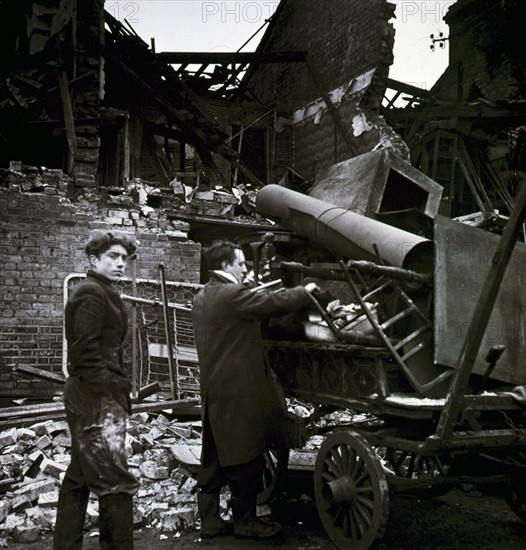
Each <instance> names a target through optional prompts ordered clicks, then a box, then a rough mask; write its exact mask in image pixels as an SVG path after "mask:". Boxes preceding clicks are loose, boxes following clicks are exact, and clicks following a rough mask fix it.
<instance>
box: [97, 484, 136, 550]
mask: <svg viewBox="0 0 526 550" xmlns="http://www.w3.org/2000/svg"><path fill="white" fill-rule="evenodd" d="M99 542H100V547H101V548H102V550H133V495H128V494H126V493H120V494H117V495H105V496H102V497H99Z"/></svg>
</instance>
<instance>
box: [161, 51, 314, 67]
mask: <svg viewBox="0 0 526 550" xmlns="http://www.w3.org/2000/svg"><path fill="white" fill-rule="evenodd" d="M157 56H158V57H159V58H160V59H161V60H162V61H165V62H166V63H170V64H172V63H173V64H179V63H181V64H184V65H187V64H195V65H197V64H202V63H207V64H212V63H214V64H218V65H229V64H232V63H239V64H246V63H298V62H300V63H301V62H305V60H306V59H307V52H160V53H158V54H157Z"/></svg>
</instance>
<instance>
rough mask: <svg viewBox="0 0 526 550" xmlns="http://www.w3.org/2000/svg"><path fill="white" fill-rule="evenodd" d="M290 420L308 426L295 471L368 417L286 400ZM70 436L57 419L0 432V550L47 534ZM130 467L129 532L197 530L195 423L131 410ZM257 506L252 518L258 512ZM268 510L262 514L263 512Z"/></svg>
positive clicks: (294, 456)
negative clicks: (339, 429)
mask: <svg viewBox="0 0 526 550" xmlns="http://www.w3.org/2000/svg"><path fill="white" fill-rule="evenodd" d="M288 409H289V412H290V413H291V414H293V415H294V416H295V417H296V418H298V419H299V418H302V419H304V420H305V421H308V422H309V423H310V425H311V427H312V429H313V431H312V432H311V433H310V436H307V437H306V438H305V439H303V441H304V446H303V448H302V449H301V450H299V451H294V452H292V453H291V456H290V460H289V467H291V468H294V462H295V461H297V462H298V464H301V468H302V469H303V468H305V467H306V466H307V467H309V468H310V467H312V469H313V466H314V464H313V460H314V458H315V456H316V451H317V449H319V447H320V445H321V444H322V442H323V436H322V435H315V433H316V432H319V433H323V432H324V431H325V430H328V431H330V429H331V427H334V426H335V425H341V424H347V423H355V422H358V423H359V422H363V421H369V420H370V419H371V418H372V417H371V415H368V414H356V413H354V412H353V411H350V410H343V409H336V410H330V411H325V414H321V415H320V414H319V411H316V409H315V408H314V407H313V406H312V405H310V404H308V403H305V402H301V401H298V400H296V399H289V400H288ZM70 447H71V439H70V435H69V429H68V426H67V423H66V422H65V421H63V420H45V421H41V422H37V423H35V424H33V425H31V426H29V427H27V428H16V427H12V428H9V429H6V430H4V431H2V432H0V449H1V451H0V548H2V547H4V548H6V547H9V543H10V541H13V542H29V543H30V542H35V541H37V540H38V539H39V537H40V535H41V534H44V533H46V532H48V533H49V532H52V531H53V527H54V525H55V519H56V506H57V502H58V491H59V489H60V484H61V479H62V477H63V475H64V472H65V471H66V468H67V467H68V465H69V461H70ZM126 448H127V451H128V464H129V466H130V470H131V471H132V472H133V473H134V474H135V475H136V476H137V477H138V478H139V479H140V480H141V487H140V489H139V491H138V492H137V495H136V497H135V499H134V524H135V528H136V529H140V528H155V529H157V530H158V531H159V536H160V537H163V538H164V537H167V536H177V533H178V532H183V531H191V530H197V529H198V528H199V519H198V514H197V506H196V499H195V485H196V480H195V475H196V473H197V470H198V467H199V456H200V452H201V422H200V421H199V420H191V421H186V422H179V421H176V420H171V419H169V418H168V417H167V416H165V414H164V413H162V412H161V413H157V412H155V413H152V412H150V413H148V412H137V413H135V414H133V415H132V416H131V417H130V419H129V423H128V431H127V436H126ZM229 498H230V494H229V492H228V490H227V489H225V490H223V492H222V494H221V514H222V517H223V518H224V519H229V518H230V514H231V510H230V506H229ZM263 508H266V507H265V506H262V507H260V509H258V513H261V514H263V515H264V513H265V511H264V510H263ZM267 513H268V511H267ZM85 529H86V531H87V532H88V533H89V535H93V536H96V535H97V534H98V501H97V499H96V497H95V496H94V495H91V496H90V502H89V505H88V510H87V515H86V525H85Z"/></svg>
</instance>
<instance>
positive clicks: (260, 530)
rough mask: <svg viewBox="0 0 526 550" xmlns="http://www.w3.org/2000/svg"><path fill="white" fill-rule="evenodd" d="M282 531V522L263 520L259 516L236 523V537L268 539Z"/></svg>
mask: <svg viewBox="0 0 526 550" xmlns="http://www.w3.org/2000/svg"><path fill="white" fill-rule="evenodd" d="M280 531H281V524H280V523H278V522H277V521H261V520H260V519H259V518H255V519H253V520H251V521H243V522H236V523H235V524H234V536H235V537H236V539H244V538H258V539H266V538H269V537H273V536H274V535H277V534H278V533H279V532H280Z"/></svg>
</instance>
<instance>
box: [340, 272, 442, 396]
mask: <svg viewBox="0 0 526 550" xmlns="http://www.w3.org/2000/svg"><path fill="white" fill-rule="evenodd" d="M341 266H342V269H343V272H344V274H345V277H346V279H347V281H348V283H349V285H350V287H351V289H352V291H353V293H354V295H355V297H356V300H357V301H358V303H359V304H360V306H361V308H362V310H363V312H364V313H365V315H366V317H367V318H368V320H369V322H370V323H371V325H372V326H373V328H374V330H375V332H376V334H377V336H378V337H379V338H380V340H381V341H382V342H383V344H384V345H385V347H386V348H387V349H388V350H389V352H390V353H391V356H392V358H393V360H394V361H395V362H396V363H397V364H398V366H399V367H400V368H401V369H402V371H403V372H404V374H405V375H406V377H407V380H408V381H409V383H410V385H411V386H412V388H413V389H414V390H415V391H417V392H418V393H419V394H421V395H426V394H429V393H430V391H432V390H433V389H434V388H436V387H437V386H438V385H439V384H441V383H442V382H444V381H445V380H446V379H447V378H449V377H450V376H451V371H450V370H447V371H444V370H442V369H440V368H439V367H438V366H437V365H435V364H434V361H433V353H432V345H433V324H432V322H431V321H430V319H429V318H428V317H427V316H426V315H424V313H423V312H422V311H421V309H420V308H419V307H418V306H417V305H416V304H415V302H414V301H413V300H412V299H411V297H410V296H408V294H407V293H406V292H404V291H403V290H402V288H401V287H400V284H399V282H398V281H396V280H395V279H392V278H390V277H386V276H382V277H380V278H379V279H378V280H376V281H375V282H374V283H373V284H372V285H370V286H367V285H366V284H365V281H364V279H363V277H362V276H361V274H360V272H359V270H357V269H351V270H349V269H348V267H347V265H346V264H345V262H341ZM355 279H356V280H355ZM360 287H362V290H360ZM372 302H373V303H374V302H376V303H378V307H379V308H381V309H382V311H383V312H384V314H385V313H387V314H388V315H389V316H388V318H385V319H382V320H378V319H377V316H376V315H375V314H374V313H373V311H372V308H371V307H370V306H369V305H368V304H370V303H372ZM384 316H385V315H384ZM430 352H431V353H430Z"/></svg>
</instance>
